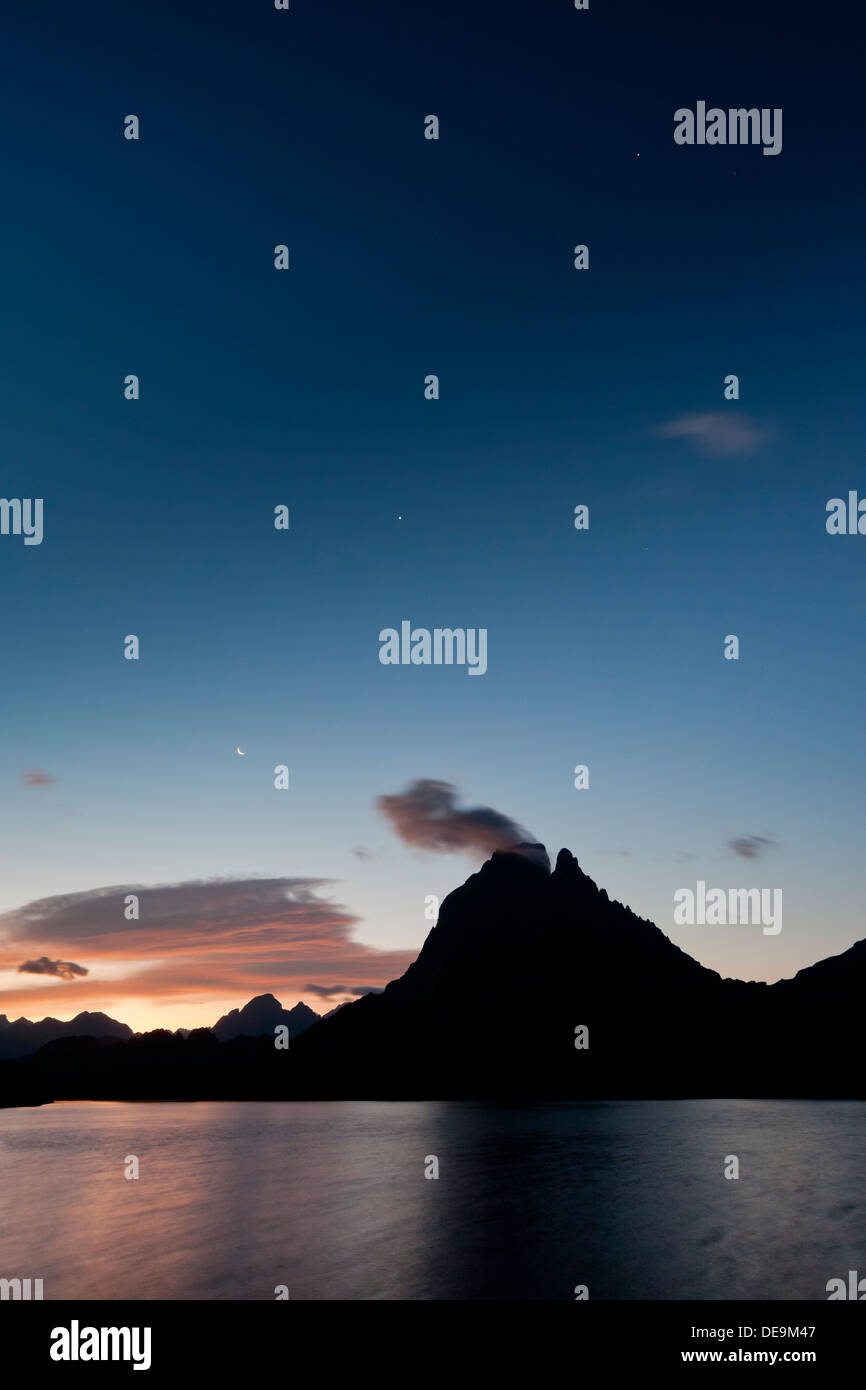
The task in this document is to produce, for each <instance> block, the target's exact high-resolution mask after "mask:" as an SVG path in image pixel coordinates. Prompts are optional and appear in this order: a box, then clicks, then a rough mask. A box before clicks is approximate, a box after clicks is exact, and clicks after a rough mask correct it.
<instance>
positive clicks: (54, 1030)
mask: <svg viewBox="0 0 866 1390" xmlns="http://www.w3.org/2000/svg"><path fill="white" fill-rule="evenodd" d="M81 1037H92V1038H115V1039H124V1038H131V1037H132V1029H131V1028H129V1027H127V1025H126V1024H125V1023H118V1022H117V1019H114V1018H109V1017H108V1014H99V1013H95V1014H94V1013H81V1014H77V1015H76V1017H75V1018H73V1019H70V1021H69V1022H68V1023H62V1022H61V1021H60V1019H59V1018H43V1019H41V1020H40V1021H39V1022H38V1023H31V1022H30V1019H28V1018H17V1019H16V1020H15V1022H14V1023H12V1022H10V1020H9V1019H8V1018H7V1017H6V1015H5V1014H0V1060H4V1061H5V1060H8V1059H10V1058H14V1057H29V1056H32V1054H33V1053H34V1052H38V1051H39V1049H40V1047H43V1046H44V1045H45V1043H49V1042H54V1041H55V1039H57V1038H81Z"/></svg>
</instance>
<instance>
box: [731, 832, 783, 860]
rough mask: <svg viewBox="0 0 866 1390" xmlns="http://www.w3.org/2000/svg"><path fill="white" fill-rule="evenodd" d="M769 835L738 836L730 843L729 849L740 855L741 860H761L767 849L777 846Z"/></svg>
mask: <svg viewBox="0 0 866 1390" xmlns="http://www.w3.org/2000/svg"><path fill="white" fill-rule="evenodd" d="M775 843H776V842H775V840H773V839H772V838H771V837H770V836H768V835H738V836H737V837H736V838H735V839H733V840H729V841H728V848H729V849H732V850H733V851H734V854H737V855H739V857H740V858H741V859H759V858H760V856H761V855H762V854H763V852H764V850H765V849H768V848H770V846H772V845H775Z"/></svg>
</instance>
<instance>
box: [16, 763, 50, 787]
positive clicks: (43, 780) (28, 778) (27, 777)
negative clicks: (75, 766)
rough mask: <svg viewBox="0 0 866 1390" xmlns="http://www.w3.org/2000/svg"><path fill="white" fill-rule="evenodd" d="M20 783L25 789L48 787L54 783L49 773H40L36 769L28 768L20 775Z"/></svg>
mask: <svg viewBox="0 0 866 1390" xmlns="http://www.w3.org/2000/svg"><path fill="white" fill-rule="evenodd" d="M21 781H22V782H23V783H24V785H25V787H50V786H52V785H53V784H54V783H55V782H56V781H57V778H56V777H52V776H51V773H50V772H42V771H41V770H40V769H39V768H38V767H29V768H25V770H24V771H23V772H22V773H21Z"/></svg>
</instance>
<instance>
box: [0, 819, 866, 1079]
mask: <svg viewBox="0 0 866 1390" xmlns="http://www.w3.org/2000/svg"><path fill="white" fill-rule="evenodd" d="M864 987H866V941H860V942H858V943H857V944H856V945H854V946H852V947H851V948H850V950H848V951H846V952H844V953H843V954H842V955H840V956H835V957H831V958H829V959H827V960H822V961H819V962H818V963H817V964H815V965H812V966H809V967H808V968H807V969H804V970H801V971H800V972H799V973H798V974H797V975H796V976H795V977H794V978H793V979H791V980H781V981H779V982H778V983H776V984H773V985H767V984H764V983H757V982H752V983H745V982H744V981H741V980H731V979H722V977H721V976H720V975H719V974H718V973H717V972H716V971H714V970H709V969H707V968H706V967H704V966H702V965H700V964H699V963H698V962H697V961H696V960H693V959H692V957H691V956H689V955H687V954H686V952H685V951H682V950H681V949H680V948H679V947H678V946H675V945H674V943H673V942H672V941H670V940H669V939H668V938H667V937H666V936H665V935H664V933H663V932H662V931H660V930H659V928H658V927H656V926H655V925H654V924H653V923H652V922H649V921H647V920H646V919H644V918H641V917H638V916H637V915H636V914H635V913H633V912H632V911H631V910H630V909H629V908H627V907H624V906H623V905H622V904H621V903H618V902H613V901H611V900H610V899H609V898H608V895H607V893H606V892H605V890H604V889H599V888H598V887H597V886H596V884H595V883H594V882H593V881H592V879H591V878H589V877H588V876H587V875H586V874H585V873H584V872H583V871H582V870H581V868H580V866H579V864H578V862H577V860H576V859H575V858H574V856H573V855H572V854H571V853H570V852H569V851H568V850H561V851H560V853H559V856H558V857H557V860H556V866H555V868H554V870H553V872H552V873H551V872H550V871H549V867H548V861H547V856H546V853H545V852H544V849H543V846H530V845H527V846H520V847H518V849H517V850H516V851H497V852H495V853H494V854H493V855H492V856H491V858H490V859H489V860H487V862H486V863H485V864H484V865H483V866H482V868H481V869H480V870H479V871H478V872H477V873H474V874H472V875H471V876H470V877H469V878H468V879H467V880H466V882H465V883H464V884H462V885H461V887H459V888H457V889H455V890H454V892H452V893H450V894H449V895H448V897H447V898H445V899H444V901H443V902H442V905H441V908H440V911H439V917H438V921H437V923H436V925H435V926H434V927H433V928H432V930H431V931H430V933H429V935H428V937H427V939H426V941H425V942H424V945H423V947H422V949H421V951H420V953H419V955H418V957H417V959H416V960H415V961H414V962H413V963H412V965H410V966H409V968H408V970H407V971H406V972H405V974H404V975H402V976H401V977H400V978H399V979H398V980H393V981H392V982H391V983H390V984H389V985H387V986H386V988H385V989H384V990H383V991H382V992H380V993H376V994H373V993H371V994H367V995H364V996H363V997H362V998H360V999H357V1000H355V1001H354V1002H352V1003H349V1004H346V1005H344V1006H342V1007H341V1008H339V1009H337V1010H336V1011H334V1012H332V1013H331V1014H329V1015H328V1016H326V1017H324V1018H321V1019H318V1021H315V1022H312V1023H311V1022H310V1018H311V1016H312V1018H314V1019H315V1018H316V1016H315V1014H314V1012H313V1010H311V1009H308V1008H307V1007H306V1005H302V1004H299V1005H297V1006H296V1007H295V1008H294V1009H291V1010H284V1009H283V1008H282V1006H281V1005H280V1004H279V1002H278V1001H277V1000H276V999H275V998H274V997H273V995H261V996H259V997H258V998H257V999H253V1000H250V1002H249V1004H247V1005H245V1006H244V1008H242V1009H234V1010H232V1011H231V1012H230V1013H228V1014H226V1015H225V1016H224V1017H223V1018H221V1019H220V1020H219V1021H218V1022H217V1023H216V1024H215V1025H214V1028H213V1029H212V1030H210V1029H204V1028H200V1029H195V1030H193V1031H192V1032H191V1033H190V1034H189V1035H188V1036H186V1037H184V1036H183V1035H182V1034H181V1032H180V1031H178V1032H177V1033H174V1034H172V1033H168V1032H166V1031H165V1030H159V1029H158V1030H156V1031H155V1032H152V1033H147V1034H144V1035H140V1036H136V1037H134V1038H130V1039H128V1040H127V1041H120V1042H114V1041H112V1040H111V1039H106V1038H103V1039H102V1040H101V1042H100V1043H97V1042H96V1041H95V1040H93V1039H92V1038H91V1039H83V1038H81V1037H62V1038H58V1039H56V1040H54V1041H51V1042H50V1043H49V1044H48V1045H47V1046H45V1047H43V1048H42V1050H41V1051H40V1052H39V1053H38V1054H37V1055H36V1057H34V1058H32V1059H30V1060H23V1061H20V1062H14V1063H13V1062H8V1063H0V1104H3V1103H6V1104H9V1103H12V1104H23V1103H27V1102H26V1099H25V1100H22V1099H20V1097H22V1096H25V1097H26V1095H27V1092H28V1086H29V1087H30V1089H31V1091H32V1094H33V1096H34V1098H35V1099H34V1101H33V1103H38V1100H39V1099H41V1098H45V1097H49V1096H54V1097H57V1098H67V1099H74V1098H77V1099H85V1098H91V1099H119V1100H122V1099H171V1098H174V1099H189V1100H196V1099H249V1100H253V1099H290V1098H298V1099H314V1098H321V1099H353V1098H361V1099H364V1098H367V1099H497V1098H499V1099H519V1100H571V1099H601V1098H608V1099H616V1098H629V1097H633V1098H650V1097H656V1098H662V1097H714V1096H726V1097H748V1096H753V1097H758V1096H766V1097H770V1096H775V1097H780V1098H781V1097H792V1096H794V1097H803V1098H806V1097H812V1098H822V1097H827V1098H829V1097H848V1098H855V1097H856V1098H860V1097H863V1095H864V1081H863V1069H862V1066H861V1065H860V1051H861V1048H860V1038H859V1031H860V1029H859V1017H860V1001H861V999H862V997H863V992H864ZM79 1017H80V1018H82V1017H87V1016H86V1015H81V1016H79ZM97 1017H98V1016H97ZM52 1022H54V1021H52ZM76 1022H78V1020H76ZM298 1022H300V1024H301V1027H298V1026H297V1025H298ZM277 1023H286V1024H287V1025H288V1028H289V1034H290V1038H291V1046H290V1047H289V1048H288V1049H285V1050H278V1049H277V1048H275V1046H274V1041H275V1040H274V1033H273V1029H274V1027H275V1025H276V1024H277ZM11 1026H15V1025H11ZM30 1026H31V1027H33V1026H36V1025H30ZM118 1026H120V1027H122V1025H118ZM5 1031H8V1030H5ZM5 1031H0V1039H2V1038H3V1037H4V1035H5ZM576 1042H577V1043H580V1044H581V1046H576V1045H575V1044H576ZM10 1069H14V1072H15V1074H14V1075H11V1074H10ZM6 1094H11V1095H15V1096H18V1097H19V1099H18V1100H12V1101H9V1100H6V1101H5V1102H4V1095H6Z"/></svg>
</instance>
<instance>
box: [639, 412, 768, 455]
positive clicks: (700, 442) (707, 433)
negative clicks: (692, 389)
mask: <svg viewBox="0 0 866 1390" xmlns="http://www.w3.org/2000/svg"><path fill="white" fill-rule="evenodd" d="M654 433H655V434H656V435H657V437H658V438H659V439H688V440H691V441H692V443H694V444H695V445H696V446H697V448H698V449H700V451H701V452H702V453H705V454H716V455H719V454H753V453H756V452H757V450H758V449H759V448H760V447H761V445H762V444H763V443H764V441H765V440H766V439H768V438H769V437H770V431H769V430H766V429H763V428H762V427H761V426H759V425H757V424H755V422H754V421H753V420H750V419H749V417H748V416H747V415H741V414H740V413H739V412H737V411H735V410H731V411H730V412H728V411H718V412H716V413H710V414H705V415H683V416H681V417H680V418H679V419H676V420H667V421H666V422H665V423H664V424H662V425H656V427H655V430H654Z"/></svg>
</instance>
